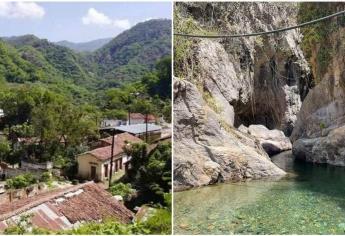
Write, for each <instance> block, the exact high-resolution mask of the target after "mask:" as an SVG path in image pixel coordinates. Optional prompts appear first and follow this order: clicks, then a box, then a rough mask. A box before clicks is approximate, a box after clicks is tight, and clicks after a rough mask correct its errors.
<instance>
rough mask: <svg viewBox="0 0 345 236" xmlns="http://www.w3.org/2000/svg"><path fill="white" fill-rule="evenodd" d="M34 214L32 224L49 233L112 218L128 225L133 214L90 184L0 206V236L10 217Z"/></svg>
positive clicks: (10, 219) (101, 189)
mask: <svg viewBox="0 0 345 236" xmlns="http://www.w3.org/2000/svg"><path fill="white" fill-rule="evenodd" d="M26 212H30V213H33V216H32V218H31V223H32V224H33V225H34V226H36V227H40V228H45V229H49V230H61V229H68V228H71V227H72V226H73V224H75V223H77V222H87V221H100V220H102V219H106V218H114V219H116V220H118V221H119V222H122V223H129V222H131V220H132V218H133V213H132V212H131V211H130V210H128V209H127V208H126V207H125V206H124V205H123V204H122V203H120V202H118V201H117V200H115V199H114V198H113V197H112V196H111V194H110V193H108V192H107V191H105V190H104V189H103V188H101V187H100V186H99V185H97V184H95V183H93V182H89V183H86V184H81V185H77V186H72V187H68V188H65V189H57V190H53V191H50V192H47V193H43V194H39V195H36V196H34V197H30V198H26V199H22V200H18V201H15V202H12V203H10V204H3V205H0V232H1V231H3V230H4V229H5V228H6V227H7V224H6V223H5V221H8V222H12V224H13V223H15V222H13V218H12V217H13V216H17V215H19V214H21V213H26Z"/></svg>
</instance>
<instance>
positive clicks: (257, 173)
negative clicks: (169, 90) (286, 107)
mask: <svg viewBox="0 0 345 236" xmlns="http://www.w3.org/2000/svg"><path fill="white" fill-rule="evenodd" d="M174 93H175V96H174V189H175V190H180V189H185V188H190V187H196V186H202V185H208V184H212V183H216V182H219V181H229V180H232V181H238V180H243V179H248V178H252V179H257V178H262V177H269V176H283V175H284V174H285V172H284V171H283V170H281V169H279V168H278V167H277V166H276V165H274V164H273V163H272V162H271V160H270V158H269V157H268V155H267V154H266V152H265V151H264V150H263V149H262V147H261V145H260V143H259V142H258V141H257V140H256V139H255V138H253V137H252V136H250V135H248V134H243V133H241V132H239V131H237V130H236V129H235V128H234V127H231V126H229V125H227V124H226V123H225V122H223V121H222V119H221V116H220V115H219V114H217V113H216V112H214V111H213V110H212V109H210V108H209V107H208V106H207V104H206V103H205V101H204V100H203V98H202V95H201V94H200V92H199V91H198V89H197V87H196V86H195V85H194V84H192V83H190V82H188V81H185V80H176V81H175V83H174Z"/></svg>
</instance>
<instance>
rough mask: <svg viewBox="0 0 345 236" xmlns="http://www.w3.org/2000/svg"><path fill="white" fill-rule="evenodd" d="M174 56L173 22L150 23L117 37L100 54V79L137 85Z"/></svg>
mask: <svg viewBox="0 0 345 236" xmlns="http://www.w3.org/2000/svg"><path fill="white" fill-rule="evenodd" d="M170 54H171V21H170V20H149V21H146V22H142V23H138V24H137V25H135V26H134V27H132V28H131V29H129V30H126V31H125V32H123V33H121V34H120V35H118V36H117V37H115V38H114V39H113V40H112V41H110V42H109V43H108V44H106V45H104V46H103V47H102V48H100V49H99V50H97V51H96V52H95V54H94V55H93V62H94V63H96V64H97V65H98V75H99V76H100V77H102V78H105V79H111V80H116V81H135V80H137V79H139V78H140V77H141V76H142V75H144V74H145V72H147V71H149V70H151V69H153V67H154V65H155V63H156V61H157V60H158V59H159V58H162V57H164V56H167V55H170Z"/></svg>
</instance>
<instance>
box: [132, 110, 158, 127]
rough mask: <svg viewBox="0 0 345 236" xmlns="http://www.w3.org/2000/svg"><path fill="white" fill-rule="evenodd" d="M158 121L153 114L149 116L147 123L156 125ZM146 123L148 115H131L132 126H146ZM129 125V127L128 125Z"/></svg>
mask: <svg viewBox="0 0 345 236" xmlns="http://www.w3.org/2000/svg"><path fill="white" fill-rule="evenodd" d="M156 121H157V119H156V117H155V116H154V115H152V114H148V115H147V123H148V124H155V123H156ZM144 123H146V115H145V114H141V113H130V124H131V125H136V124H144ZM127 125H129V124H128V123H127Z"/></svg>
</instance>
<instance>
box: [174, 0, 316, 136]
mask: <svg viewBox="0 0 345 236" xmlns="http://www.w3.org/2000/svg"><path fill="white" fill-rule="evenodd" d="M178 6H179V9H181V10H180V14H181V15H182V17H192V18H193V19H195V20H196V22H197V23H198V24H199V25H200V27H202V28H205V29H207V28H208V27H210V28H216V29H218V31H220V32H230V33H248V32H257V31H267V30H271V29H273V28H280V27H284V26H290V25H294V24H296V16H297V5H296V4H294V3H279V4H278V3H273V4H272V3H232V4H228V3H178ZM215 19H216V20H215ZM220 32H219V33H220ZM300 39H301V35H300V34H299V33H298V32H297V31H295V30H291V31H287V32H286V33H284V35H283V37H282V36H270V37H266V36H264V37H250V38H235V39H219V40H214V39H201V40H200V39H195V40H194V41H193V53H192V54H193V55H194V57H193V70H197V75H196V76H193V77H191V78H189V80H191V82H193V83H194V84H196V85H198V88H200V89H202V90H203V93H207V94H210V95H211V99H212V101H210V100H211V99H208V100H206V102H208V103H210V102H212V103H214V104H217V106H210V108H212V109H213V110H215V111H216V112H217V113H219V114H220V115H222V117H223V120H224V122H226V123H227V124H228V125H230V126H235V127H238V126H239V125H240V124H244V125H245V126H249V125H250V124H262V125H265V126H266V127H268V128H269V129H279V130H282V131H283V132H284V133H285V134H287V135H290V134H291V132H292V129H293V127H294V124H295V122H296V119H297V113H298V111H299V109H300V107H301V104H302V102H301V100H302V99H303V98H304V96H305V94H306V93H307V92H308V89H309V86H308V83H309V79H310V78H309V76H310V70H309V67H308V65H307V62H306V61H305V59H304V56H303V53H302V51H301V48H300V46H299V43H300ZM189 71H190V70H189Z"/></svg>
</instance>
